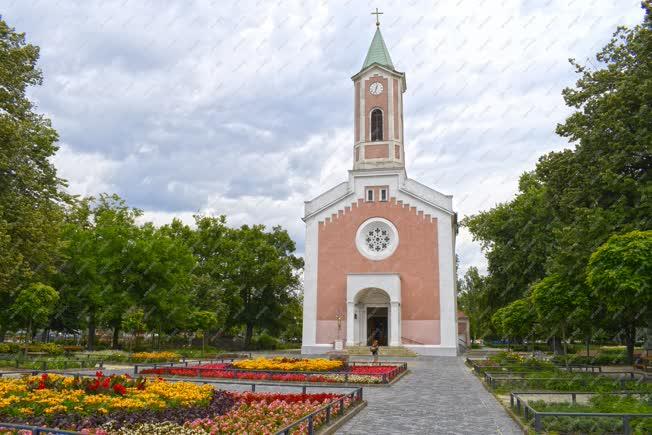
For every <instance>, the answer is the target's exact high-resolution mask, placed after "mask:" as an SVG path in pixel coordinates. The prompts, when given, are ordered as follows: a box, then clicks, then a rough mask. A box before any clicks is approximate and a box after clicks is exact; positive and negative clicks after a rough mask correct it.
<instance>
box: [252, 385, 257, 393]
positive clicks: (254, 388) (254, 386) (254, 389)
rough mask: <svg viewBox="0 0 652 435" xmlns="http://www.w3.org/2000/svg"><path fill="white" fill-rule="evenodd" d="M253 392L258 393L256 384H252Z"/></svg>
mask: <svg viewBox="0 0 652 435" xmlns="http://www.w3.org/2000/svg"><path fill="white" fill-rule="evenodd" d="M251 392H252V393H254V392H256V384H251Z"/></svg>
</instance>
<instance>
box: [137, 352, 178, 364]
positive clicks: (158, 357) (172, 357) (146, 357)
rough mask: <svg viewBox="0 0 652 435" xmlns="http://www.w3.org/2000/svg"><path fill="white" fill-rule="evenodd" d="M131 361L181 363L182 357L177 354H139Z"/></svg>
mask: <svg viewBox="0 0 652 435" xmlns="http://www.w3.org/2000/svg"><path fill="white" fill-rule="evenodd" d="M130 359H131V361H133V362H162V361H179V360H180V359H181V355H179V354H178V353H175V352H137V353H134V354H132V355H131V358H130Z"/></svg>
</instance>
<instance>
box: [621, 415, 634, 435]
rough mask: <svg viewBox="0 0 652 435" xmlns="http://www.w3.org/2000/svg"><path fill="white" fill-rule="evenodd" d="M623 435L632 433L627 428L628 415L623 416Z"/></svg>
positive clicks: (628, 427) (629, 428) (630, 429)
mask: <svg viewBox="0 0 652 435" xmlns="http://www.w3.org/2000/svg"><path fill="white" fill-rule="evenodd" d="M623 433H624V434H625V435H631V433H632V428H631V427H630V426H629V415H623Z"/></svg>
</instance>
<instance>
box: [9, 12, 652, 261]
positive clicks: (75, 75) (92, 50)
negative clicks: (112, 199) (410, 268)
mask: <svg viewBox="0 0 652 435" xmlns="http://www.w3.org/2000/svg"><path fill="white" fill-rule="evenodd" d="M376 7H378V8H379V9H380V10H381V11H382V12H383V15H381V18H380V21H381V31H382V33H383V36H384V39H385V42H386V44H387V46H388V49H389V52H390V54H391V57H392V61H393V63H394V65H395V67H396V68H397V69H398V70H399V71H404V72H405V74H406V78H407V91H406V93H405V94H404V105H405V108H404V110H405V113H404V121H405V153H406V167H407V173H408V176H409V177H410V178H414V179H416V180H418V181H419V182H421V183H424V184H426V185H428V186H430V187H432V188H434V189H436V190H438V191H440V192H442V193H445V194H450V195H453V196H454V199H453V205H454V209H455V210H456V211H457V212H458V214H459V216H460V218H463V217H464V216H468V215H472V214H475V213H478V212H480V211H483V210H487V209H489V208H491V207H492V206H494V205H495V204H497V203H500V202H505V201H509V200H510V199H511V198H513V197H514V195H515V193H516V191H517V187H518V178H519V176H520V175H521V174H522V173H523V172H525V171H528V170H531V169H533V168H534V166H535V164H536V162H537V159H538V158H539V156H541V155H543V154H545V153H548V152H551V151H556V150H560V149H563V148H568V147H571V145H569V144H568V143H567V142H566V141H565V140H564V139H562V138H560V137H558V136H556V135H555V133H554V130H555V126H556V125H557V123H560V122H563V121H564V119H565V118H566V117H567V116H568V115H569V114H570V113H571V111H570V109H569V108H567V107H566V106H565V105H564V102H563V99H562V96H561V91H562V89H563V88H565V87H567V86H572V85H573V84H574V82H575V81H576V80H577V74H576V73H575V72H574V70H573V67H572V66H571V65H570V64H569V63H568V59H569V58H575V59H577V60H578V61H580V62H581V63H584V64H587V65H590V66H596V65H597V64H596V61H595V57H594V56H595V53H596V52H597V51H599V49H600V48H601V47H602V46H604V45H605V44H606V43H607V42H608V41H609V39H610V37H611V34H612V33H613V32H614V31H615V30H616V27H617V26H618V25H627V26H633V25H636V24H638V23H640V22H641V21H642V17H643V12H642V10H641V8H640V2H639V1H638V0H621V1H613V0H612V1H605V0H592V1H591V2H588V1H580V0H574V1H573V0H571V1H569V0H565V1H562V0H560V1H556V0H543V1H516V0H503V1H485V2H477V1H473V0H458V1H442V0H440V1H430V2H421V1H416V0H411V1H400V2H399V1H398V0H396V1H374V2H369V1H354V0H348V1H325V0H322V1H293V0H288V1H285V0H284V1H278V2H266V1H262V0H258V1H227V0H207V1H183V2H181V1H177V2H171V1H169V2H168V1H159V0H149V1H146V0H145V1H130V0H121V1H108V0H101V1H65V0H59V1H45V0H41V1H32V0H8V1H7V0H5V1H3V2H2V7H1V8H0V13H1V14H2V17H3V19H4V20H6V21H7V22H8V23H9V25H10V26H12V27H15V28H16V30H17V31H19V32H25V33H26V35H27V40H28V42H30V43H32V44H35V45H38V46H40V48H41V59H40V62H39V65H40V68H41V69H42V71H43V74H44V83H43V86H41V87H38V88H33V89H30V91H29V95H30V97H31V98H32V99H33V100H34V101H35V102H36V104H37V110H38V111H39V112H41V113H43V114H45V115H46V116H48V117H49V118H50V119H51V120H52V123H53V126H54V127H55V128H56V130H57V131H58V132H59V135H60V149H59V152H58V153H57V155H56V156H55V157H54V158H53V161H54V163H55V165H56V167H57V168H58V171H59V175H60V176H61V177H63V178H65V179H67V180H68V182H69V188H68V189H69V190H70V192H71V193H74V194H79V195H95V194H98V193H101V192H109V193H117V194H119V195H120V196H122V197H123V198H124V199H125V200H126V201H127V203H128V204H129V205H130V206H132V207H137V208H140V209H142V210H144V217H143V219H144V220H147V221H153V222H155V223H156V224H165V223H168V222H170V221H171V220H172V219H173V218H174V217H178V218H180V219H182V220H183V221H185V222H187V223H189V224H190V223H192V222H193V218H192V216H193V214H197V213H200V214H212V215H220V214H225V215H227V218H228V222H229V224H230V225H233V226H238V225H242V224H255V223H263V224H265V225H269V226H272V225H281V226H283V227H284V228H286V229H287V230H288V231H289V233H290V235H291V236H292V238H293V239H294V240H295V241H296V243H297V252H298V253H299V254H302V253H303V250H304V225H303V222H302V221H301V216H302V215H303V202H304V201H305V200H309V199H312V198H314V197H315V196H317V195H319V194H320V193H321V192H323V191H325V190H327V189H329V188H330V187H332V186H334V185H335V184H338V183H340V182H342V181H344V180H345V179H346V178H347V170H349V169H351V168H352V165H353V162H352V149H353V83H352V81H351V79H350V77H351V76H352V75H354V74H355V73H357V72H358V71H359V70H360V68H361V66H362V63H363V60H364V57H365V55H366V52H367V49H368V47H369V44H370V43H371V39H372V37H373V34H374V31H375V16H372V15H371V14H370V12H371V11H373V10H374V9H375V8H376ZM456 249H457V253H458V255H459V258H460V273H464V271H465V270H466V269H467V268H468V267H469V266H477V267H479V268H480V270H481V271H484V270H485V269H486V260H485V258H484V256H483V254H482V252H481V250H480V246H479V244H478V243H477V242H474V241H473V240H472V237H471V235H470V234H469V233H468V231H466V230H465V229H464V228H462V229H461V230H460V233H459V235H458V239H457V247H456Z"/></svg>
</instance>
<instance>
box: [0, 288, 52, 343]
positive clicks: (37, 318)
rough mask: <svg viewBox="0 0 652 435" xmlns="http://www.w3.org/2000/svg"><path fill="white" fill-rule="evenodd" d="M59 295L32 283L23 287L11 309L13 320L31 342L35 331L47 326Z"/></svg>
mask: <svg viewBox="0 0 652 435" xmlns="http://www.w3.org/2000/svg"><path fill="white" fill-rule="evenodd" d="M58 300H59V294H58V293H57V291H56V290H55V289H53V288H52V287H50V286H49V285H45V284H42V283H40V282H39V283H33V284H30V285H29V286H27V287H24V288H23V289H22V290H21V291H20V292H19V293H18V296H16V300H15V301H14V303H13V305H12V307H11V314H12V316H13V317H14V319H15V320H16V321H17V322H18V323H19V324H21V325H23V326H24V327H25V329H26V330H27V338H28V340H30V341H31V339H32V336H33V335H34V334H35V332H36V329H37V328H39V327H42V326H45V325H47V323H48V321H49V318H50V314H52V311H53V310H54V306H55V304H56V303H57V301H58Z"/></svg>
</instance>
